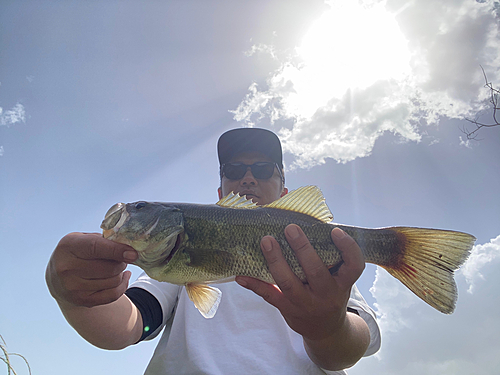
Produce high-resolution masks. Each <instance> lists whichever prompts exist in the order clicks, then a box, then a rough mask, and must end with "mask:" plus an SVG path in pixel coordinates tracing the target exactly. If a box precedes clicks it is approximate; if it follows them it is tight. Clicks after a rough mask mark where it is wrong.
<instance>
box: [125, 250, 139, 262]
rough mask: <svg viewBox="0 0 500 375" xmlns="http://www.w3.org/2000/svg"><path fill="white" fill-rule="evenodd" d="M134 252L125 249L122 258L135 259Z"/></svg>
mask: <svg viewBox="0 0 500 375" xmlns="http://www.w3.org/2000/svg"><path fill="white" fill-rule="evenodd" d="M136 257H137V256H136V253H135V251H130V250H129V251H125V252H123V258H125V259H126V260H135V258H136Z"/></svg>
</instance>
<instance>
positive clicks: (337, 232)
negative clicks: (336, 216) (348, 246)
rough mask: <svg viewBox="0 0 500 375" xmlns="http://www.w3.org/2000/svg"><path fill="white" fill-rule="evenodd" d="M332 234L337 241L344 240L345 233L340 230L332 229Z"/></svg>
mask: <svg viewBox="0 0 500 375" xmlns="http://www.w3.org/2000/svg"><path fill="white" fill-rule="evenodd" d="M332 233H333V235H334V236H335V238H337V239H339V240H340V239H342V238H344V236H345V232H344V231H343V230H342V229H340V228H334V229H333V230H332Z"/></svg>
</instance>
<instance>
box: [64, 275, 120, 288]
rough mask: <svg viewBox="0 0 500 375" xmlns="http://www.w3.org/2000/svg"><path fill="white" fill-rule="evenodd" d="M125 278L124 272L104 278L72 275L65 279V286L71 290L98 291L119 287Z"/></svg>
mask: <svg viewBox="0 0 500 375" xmlns="http://www.w3.org/2000/svg"><path fill="white" fill-rule="evenodd" d="M123 278H124V274H122V273H120V274H118V275H115V276H111V277H107V278H102V279H83V278H79V277H71V278H67V279H66V280H64V287H65V289H66V290H68V291H70V292H81V291H87V292H97V291H101V290H106V289H113V288H117V287H118V286H120V284H121V283H122V282H123Z"/></svg>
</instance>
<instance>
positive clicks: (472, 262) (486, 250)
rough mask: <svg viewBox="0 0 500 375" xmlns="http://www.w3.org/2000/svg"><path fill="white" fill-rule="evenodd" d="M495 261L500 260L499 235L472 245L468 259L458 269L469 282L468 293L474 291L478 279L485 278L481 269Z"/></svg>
mask: <svg viewBox="0 0 500 375" xmlns="http://www.w3.org/2000/svg"><path fill="white" fill-rule="evenodd" d="M495 261H496V262H498V261H500V235H499V236H498V237H497V238H494V239H492V240H491V241H490V242H489V243H486V244H484V245H477V246H474V249H473V250H472V253H471V255H470V257H469V259H468V260H467V262H466V263H465V264H464V266H463V267H462V268H461V269H460V271H459V272H460V273H461V274H462V275H464V276H465V280H466V281H467V283H468V284H469V289H468V292H469V293H473V292H474V288H475V287H476V284H477V283H478V282H479V280H485V278H484V276H483V274H482V273H481V269H483V268H485V267H486V266H487V265H488V264H489V263H492V262H495Z"/></svg>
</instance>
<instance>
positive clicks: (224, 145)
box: [217, 128, 283, 169]
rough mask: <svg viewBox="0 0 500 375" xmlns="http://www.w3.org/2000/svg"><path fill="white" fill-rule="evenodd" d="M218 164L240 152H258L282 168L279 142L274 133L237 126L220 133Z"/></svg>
mask: <svg viewBox="0 0 500 375" xmlns="http://www.w3.org/2000/svg"><path fill="white" fill-rule="evenodd" d="M217 152H218V154H219V164H220V165H222V164H224V163H227V162H229V161H230V160H231V159H232V158H233V157H234V156H235V155H237V154H239V153H241V152H260V153H261V154H263V155H266V156H268V157H269V158H270V159H271V160H272V161H273V162H275V163H276V164H278V166H279V167H280V168H281V169H283V152H282V150H281V142H280V140H279V138H278V136H277V135H276V134H274V133H273V132H272V131H270V130H267V129H261V128H238V129H232V130H228V131H227V132H225V133H224V134H222V135H221V136H220V138H219V141H218V142H217Z"/></svg>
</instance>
